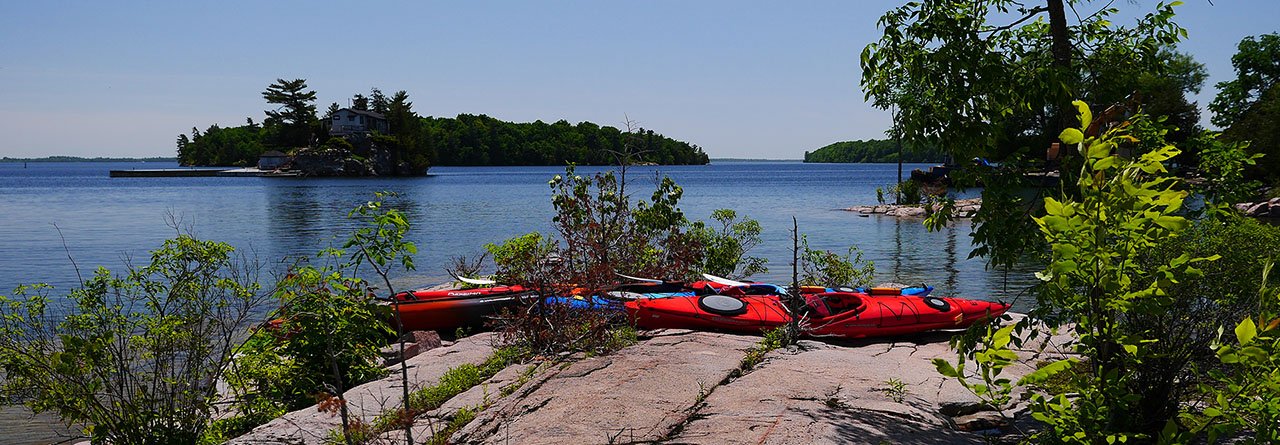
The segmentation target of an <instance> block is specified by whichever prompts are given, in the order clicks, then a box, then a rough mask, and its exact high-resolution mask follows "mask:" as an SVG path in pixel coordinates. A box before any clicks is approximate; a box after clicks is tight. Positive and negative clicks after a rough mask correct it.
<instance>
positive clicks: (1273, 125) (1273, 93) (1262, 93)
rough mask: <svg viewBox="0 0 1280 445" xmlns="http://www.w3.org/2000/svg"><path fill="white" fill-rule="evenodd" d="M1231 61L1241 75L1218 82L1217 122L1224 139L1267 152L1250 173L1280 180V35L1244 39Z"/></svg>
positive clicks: (1213, 105) (1250, 150)
mask: <svg viewBox="0 0 1280 445" xmlns="http://www.w3.org/2000/svg"><path fill="white" fill-rule="evenodd" d="M1231 64H1232V65H1233V66H1235V69H1236V76H1237V77H1236V79H1234V80H1230V81H1226V82H1219V83H1218V85H1217V86H1218V88H1219V91H1218V95H1217V97H1215V98H1214V99H1213V102H1212V103H1211V104H1209V109H1210V110H1212V111H1213V112H1214V116H1213V123H1214V125H1218V126H1221V127H1223V128H1224V130H1223V132H1222V140H1223V141H1227V142H1237V143H1244V142H1247V143H1249V147H1248V149H1247V151H1248V153H1250V154H1262V155H1263V157H1262V159H1259V160H1258V163H1257V165H1256V166H1255V167H1254V168H1252V169H1250V170H1249V176H1251V177H1254V178H1260V179H1267V180H1270V181H1272V182H1280V173H1278V172H1280V82H1277V80H1280V34H1275V33H1272V34H1264V35H1262V36H1258V37H1246V38H1245V39H1244V40H1241V41H1240V45H1239V46H1238V52H1237V53H1236V54H1235V55H1234V56H1231Z"/></svg>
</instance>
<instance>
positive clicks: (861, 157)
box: [804, 139, 947, 162]
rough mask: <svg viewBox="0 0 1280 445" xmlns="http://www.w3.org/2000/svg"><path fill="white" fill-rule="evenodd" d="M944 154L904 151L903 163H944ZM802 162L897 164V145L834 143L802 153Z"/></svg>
mask: <svg viewBox="0 0 1280 445" xmlns="http://www.w3.org/2000/svg"><path fill="white" fill-rule="evenodd" d="M946 158H947V155H946V153H944V152H943V151H942V150H939V149H936V148H923V149H918V150H906V151H903V153H902V161H903V162H945V161H946ZM804 162H898V144H896V143H895V142H894V141H891V140H885V139H870V140H866V141H863V140H857V141H842V142H836V143H833V144H830V145H827V146H825V147H822V148H819V149H817V150H814V151H812V152H807V151H806V152H805V153H804Z"/></svg>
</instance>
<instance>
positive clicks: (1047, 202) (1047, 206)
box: [1044, 197, 1062, 215]
mask: <svg viewBox="0 0 1280 445" xmlns="http://www.w3.org/2000/svg"><path fill="white" fill-rule="evenodd" d="M1044 211H1045V213H1048V214H1050V215H1062V203H1061V202H1058V200H1056V199H1053V198H1052V197H1045V198H1044Z"/></svg>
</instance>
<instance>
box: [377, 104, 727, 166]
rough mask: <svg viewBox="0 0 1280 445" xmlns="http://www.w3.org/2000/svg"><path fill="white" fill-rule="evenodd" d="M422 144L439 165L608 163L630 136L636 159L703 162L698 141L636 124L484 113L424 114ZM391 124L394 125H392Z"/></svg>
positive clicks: (637, 161) (664, 162)
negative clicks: (626, 128)
mask: <svg viewBox="0 0 1280 445" xmlns="http://www.w3.org/2000/svg"><path fill="white" fill-rule="evenodd" d="M421 123H422V126H423V131H422V135H423V137H424V138H425V139H426V141H425V143H424V144H423V145H424V146H425V147H428V148H429V149H430V150H432V151H433V152H434V153H435V155H434V156H435V159H436V161H435V163H436V164H439V165H563V164H565V163H569V162H572V163H576V164H584V165H611V164H616V163H618V161H619V160H618V159H617V157H616V154H618V153H622V152H623V149H622V148H623V146H624V144H625V143H627V141H628V137H631V138H632V142H633V145H634V150H633V151H631V153H634V157H633V158H632V161H631V162H634V163H656V164H706V163H707V162H709V159H708V157H707V155H706V153H704V152H703V151H702V149H701V148H699V147H698V146H696V145H693V144H689V143H687V142H681V141H677V140H675V139H671V138H668V137H666V136H663V135H661V134H658V133H656V132H653V131H651V130H645V129H638V130H636V131H634V132H632V133H630V134H629V135H628V133H624V132H623V131H621V130H619V129H617V128H615V127H610V126H604V127H601V126H599V125H596V124H593V123H590V122H582V123H579V124H577V125H573V124H570V123H569V122H568V121H565V120H560V121H557V122H555V123H552V124H547V123H545V122H542V121H535V122H532V123H513V122H505V121H500V120H498V119H494V118H492V117H489V116H485V115H470V114H460V115H458V116H457V117H456V118H435V117H429V118H423V119H422V120H421ZM393 128H394V124H393Z"/></svg>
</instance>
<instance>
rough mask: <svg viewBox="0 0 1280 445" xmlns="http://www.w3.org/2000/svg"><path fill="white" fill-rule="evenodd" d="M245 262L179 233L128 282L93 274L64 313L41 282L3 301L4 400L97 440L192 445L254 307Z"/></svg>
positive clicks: (252, 279)
mask: <svg viewBox="0 0 1280 445" xmlns="http://www.w3.org/2000/svg"><path fill="white" fill-rule="evenodd" d="M246 264H247V263H246V262H245V261H244V260H243V258H238V257H236V256H235V255H234V249H232V248H231V246H229V245H227V244H224V243H218V242H213V241H202V240H197V239H195V238H192V237H190V236H186V235H180V236H178V237H177V238H175V239H171V240H167V241H165V242H164V245H163V247H161V248H160V249H159V250H156V251H153V252H152V253H151V262H150V263H149V264H147V265H146V266H143V267H141V268H130V270H129V272H128V273H127V274H124V275H115V274H112V273H111V272H110V271H108V270H107V269H98V270H97V272H96V273H95V274H94V276H93V277H92V278H90V279H89V280H87V281H85V282H84V283H82V285H81V287H80V288H78V289H75V290H73V291H71V292H70V293H69V294H68V295H67V301H69V302H70V303H71V306H70V307H65V308H64V307H59V306H54V308H51V307H50V299H49V297H48V293H49V292H50V291H51V288H50V287H48V286H45V285H37V286H31V287H22V288H19V289H18V290H17V291H16V292H15V293H14V296H13V297H0V318H2V319H3V324H2V325H0V365H2V366H3V369H4V374H5V379H4V382H3V386H2V388H3V391H4V394H5V395H6V396H7V397H8V398H9V399H10V400H15V401H23V402H24V403H26V405H27V406H29V407H30V408H31V409H32V410H34V411H36V412H45V411H51V412H53V413H55V414H57V415H58V416H60V417H61V418H62V420H63V421H65V422H67V423H68V424H74V425H86V427H85V428H86V433H87V434H88V435H89V436H90V437H91V438H92V440H93V441H94V442H95V443H97V442H104V443H106V442H109V443H114V444H166V443H173V444H189V443H194V442H196V441H197V440H198V439H199V438H200V437H201V436H202V435H203V434H204V431H205V430H206V428H207V427H208V424H209V418H210V417H212V413H213V405H212V404H213V402H214V400H215V399H216V397H217V395H218V394H217V389H216V387H215V382H217V380H218V378H219V376H221V375H222V373H223V372H224V371H225V369H226V367H227V366H228V363H230V360H231V352H232V348H233V347H234V346H235V342H236V340H237V337H238V336H239V335H241V333H242V332H243V330H244V328H245V327H246V326H247V323H248V321H249V319H250V317H251V315H252V314H254V313H255V309H256V308H257V307H258V305H259V304H260V303H261V298H260V296H259V295H258V293H257V290H258V288H257V284H256V276H255V272H256V271H255V270H254V269H253V268H250V267H247V266H246ZM62 311H65V313H64V312H62Z"/></svg>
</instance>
